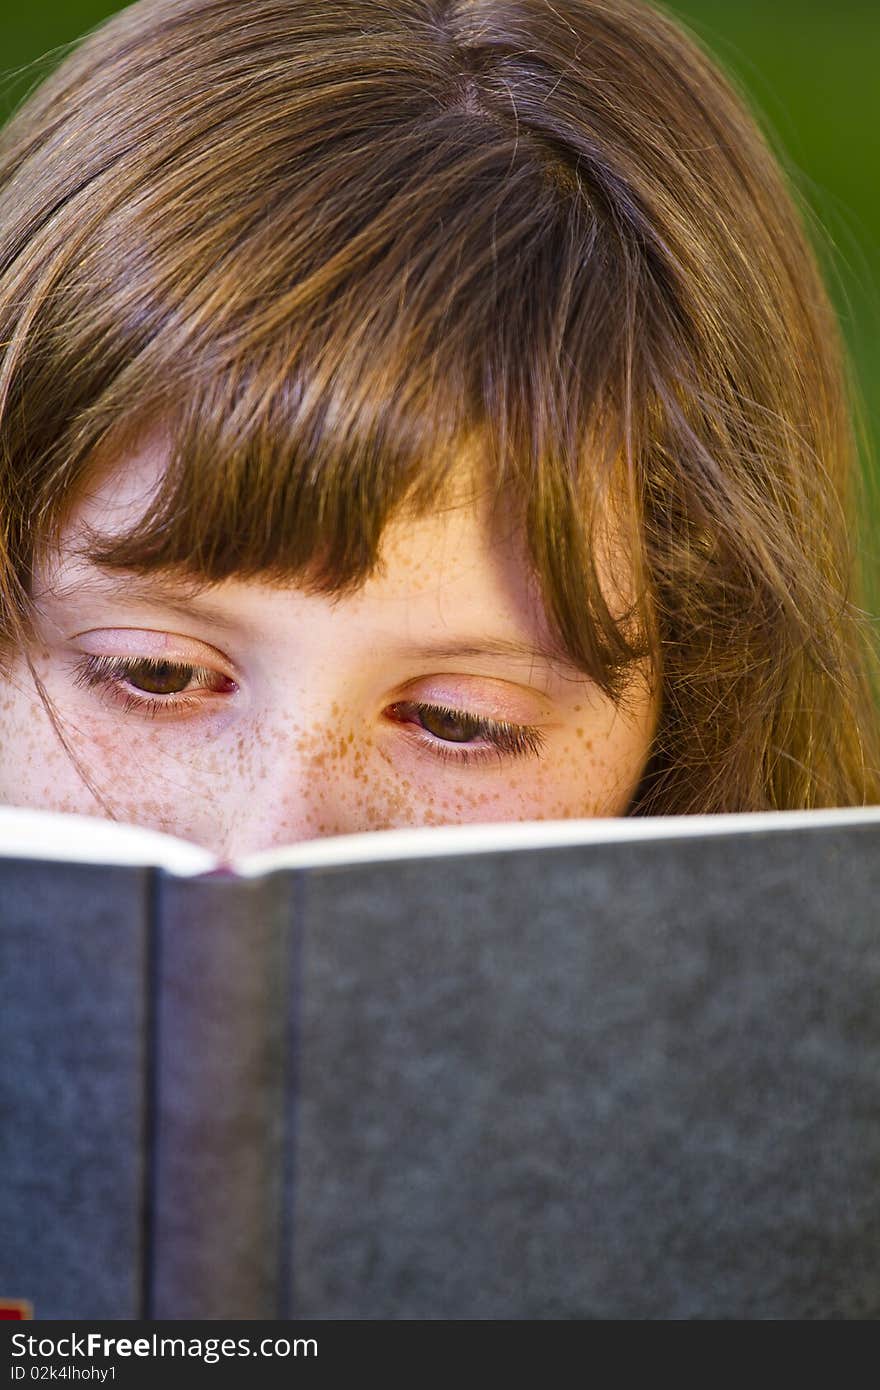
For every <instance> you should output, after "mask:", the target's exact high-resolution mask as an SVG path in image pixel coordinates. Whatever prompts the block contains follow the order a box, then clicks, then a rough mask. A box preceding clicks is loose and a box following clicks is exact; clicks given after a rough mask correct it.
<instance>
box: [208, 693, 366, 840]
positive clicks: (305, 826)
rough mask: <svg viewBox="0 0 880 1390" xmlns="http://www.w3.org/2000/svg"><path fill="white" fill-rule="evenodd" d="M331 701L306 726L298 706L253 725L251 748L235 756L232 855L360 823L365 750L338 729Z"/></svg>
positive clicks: (228, 831)
mask: <svg viewBox="0 0 880 1390" xmlns="http://www.w3.org/2000/svg"><path fill="white" fill-rule="evenodd" d="M333 710H338V706H337V705H335V704H334V705H333V706H332V707H331V710H330V712H329V713H328V714H327V715H326V717H325V718H322V719H320V720H318V719H316V720H315V723H314V724H312V725H311V726H309V725H308V724H307V723H306V720H305V718H304V717H303V716H302V715H301V714H300V715H299V716H298V717H297V719H296V721H295V722H294V721H292V720H291V719H290V718H288V719H287V720H286V721H285V722H286V728H285V727H284V726H283V725H281V726H277V727H270V726H269V725H268V724H264V725H263V726H262V727H258V728H256V729H255V730H254V734H253V738H252V740H251V741H250V751H249V752H248V749H247V747H246V746H245V745H244V744H243V745H242V746H241V747H240V748H239V757H240V760H241V765H242V766H243V770H245V775H244V776H243V777H242V779H241V792H240V795H239V796H238V797H237V798H236V804H234V805H233V806H231V807H230V808H229V812H228V814H227V817H226V824H225V841H226V853H227V855H228V856H230V857H234V856H235V857H237V856H241V855H243V854H251V853H256V852H258V851H260V850H263V849H274V848H280V847H283V846H284V845H289V844H297V843H299V842H300V841H303V840H315V839H321V838H324V837H326V836H329V835H344V834H348V833H351V832H352V831H353V830H356V829H363V828H365V827H364V826H358V825H356V824H355V823H354V821H355V820H356V812H355V811H354V807H353V799H354V791H355V786H356V783H357V781H358V780H360V779H361V778H362V777H363V755H362V754H361V752H360V750H357V752H355V751H354V748H353V744H354V739H353V735H351V734H350V733H343V732H342V731H341V727H340V725H339V719H338V717H337V716H336V715H335V714H334V713H333V712H332V711H333Z"/></svg>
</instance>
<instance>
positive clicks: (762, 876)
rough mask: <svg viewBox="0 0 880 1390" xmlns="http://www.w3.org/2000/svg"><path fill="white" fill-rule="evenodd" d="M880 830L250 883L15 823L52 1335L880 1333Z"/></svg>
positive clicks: (1, 963) (533, 825)
mask: <svg viewBox="0 0 880 1390" xmlns="http://www.w3.org/2000/svg"><path fill="white" fill-rule="evenodd" d="M878 902H880V807H865V808H854V809H840V810H829V811H803V812H780V813H761V814H754V815H752V814H748V815H747V814H741V815H715V816H708V817H701V816H682V817H669V818H667V817H656V818H645V819H638V818H633V819H628V818H621V819H614V820H576V821H558V822H552V821H546V822H543V821H542V822H515V823H502V824H496V825H464V826H441V827H430V828H414V829H409V830H389V831H374V832H370V833H368V834H363V835H353V836H341V837H334V838H330V839H324V840H316V841H310V842H306V843H303V844H299V845H294V846H291V847H289V848H286V849H282V850H273V851H268V852H266V853H262V854H257V855H253V856H250V857H249V858H247V859H245V860H243V861H241V862H239V863H235V864H232V865H220V864H218V863H217V862H216V861H215V860H214V859H213V858H212V857H211V856H210V855H209V854H207V853H206V852H205V851H204V850H202V849H200V848H198V847H196V846H194V845H190V844H186V843H184V842H182V841H178V840H175V839H173V838H172V837H168V836H163V835H157V834H155V833H153V832H149V831H145V830H140V829H137V828H136V827H130V826H123V825H117V824H112V823H110V822H107V821H102V820H97V819H96V820H92V819H89V818H83V817H77V816H69V815H56V814H51V813H47V812H38V811H25V810H17V809H14V808H4V809H2V810H0V978H2V997H3V1006H2V1015H0V1018H2V1022H0V1055H2V1070H0V1075H2V1081H0V1114H2V1131H0V1230H2V1239H0V1295H2V1297H3V1298H5V1299H11V1300H27V1301H28V1302H29V1303H30V1305H32V1309H33V1315H34V1317H35V1318H36V1319H40V1318H44V1319H75V1320H79V1319H128V1318H145V1319H177V1318H193V1319H202V1318H208V1319H254V1318H271V1319H300V1318H302V1319H311V1318H319V1319H340V1318H356V1319H387V1320H392V1319H571V1318H574V1319H593V1318H639V1319H649V1318H650V1319H654V1318H670V1319H691V1318H738V1319H741V1318H749V1319H753V1318H799V1319H800V1318H810V1319H812V1318H826V1317H833V1318H874V1317H877V1316H880V1276H878V1270H880V1182H878V1171H880V911H878Z"/></svg>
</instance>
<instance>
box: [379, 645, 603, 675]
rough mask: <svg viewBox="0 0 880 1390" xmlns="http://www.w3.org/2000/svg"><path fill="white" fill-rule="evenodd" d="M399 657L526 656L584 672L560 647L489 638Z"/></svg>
mask: <svg viewBox="0 0 880 1390" xmlns="http://www.w3.org/2000/svg"><path fill="white" fill-rule="evenodd" d="M396 654H399V655H401V656H411V657H415V659H416V660H417V661H430V660H432V659H434V658H437V659H439V660H441V661H442V660H447V659H448V660H450V661H451V660H454V659H455V658H456V657H469V656H476V657H480V656H490V657H492V656H497V657H527V658H528V659H529V660H530V661H544V662H546V663H547V664H548V665H554V666H566V667H568V668H569V669H570V670H572V671H578V672H579V674H581V675H583V674H584V673H583V671H581V668H580V667H579V666H576V665H575V663H574V662H573V661H572V659H571V657H570V656H569V655H568V654H567V653H566V652H564V651H562V650H561V649H560V648H558V647H553V646H550V645H549V644H546V643H542V642H535V641H532V642H524V641H518V640H515V639H513V638H507V637H486V638H480V639H479V640H478V641H474V642H438V643H432V644H429V645H427V646H405V647H398V648H397V649H396Z"/></svg>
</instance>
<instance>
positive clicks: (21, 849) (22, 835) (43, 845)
mask: <svg viewBox="0 0 880 1390" xmlns="http://www.w3.org/2000/svg"><path fill="white" fill-rule="evenodd" d="M0 857H2V858H6V859H44V860H55V861H56V862H62V863H66V864H123V865H125V864H128V865H133V866H135V867H140V866H142V865H155V866H158V867H161V868H163V869H167V870H168V872H169V873H173V874H181V875H194V874H204V873H210V871H211V870H212V869H215V868H216V867H217V860H216V858H215V857H214V855H213V854H210V853H209V852H208V851H207V850H206V849H201V848H200V847H199V846H198V845H194V844H191V843H190V842H189V841H188V840H180V839H177V838H176V837H175V836H174V835H163V834H161V833H160V832H159V831H158V830H144V829H143V828H142V827H141V826H138V825H126V824H124V823H122V822H120V821H111V820H105V819H103V818H102V817H100V816H75V815H68V814H67V813H62V812H57V811H36V810H31V809H30V808H24V807H19V806H0Z"/></svg>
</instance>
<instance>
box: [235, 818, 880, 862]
mask: <svg viewBox="0 0 880 1390" xmlns="http://www.w3.org/2000/svg"><path fill="white" fill-rule="evenodd" d="M863 823H864V824H870V825H875V826H877V829H878V834H880V806H854V807H842V808H840V809H834V810H827V811H824V810H823V811H759V812H741V813H737V814H731V815H715V816H645V817H638V816H634V817H632V818H631V819H630V818H627V817H625V816H622V817H610V818H599V817H595V818H591V819H585V820H557V821H501V822H497V823H493V824H486V825H439V826H435V825H432V826H418V827H415V828H412V829H406V830H371V831H369V832H368V833H367V834H360V835H334V836H331V837H329V838H327V839H324V840H305V841H303V842H302V843H300V844H297V845H285V846H283V847H282V848H280V849H271V850H264V851H263V852H261V853H259V854H250V855H247V856H245V857H244V858H242V859H238V860H235V861H234V862H233V864H232V865H231V867H232V868H233V869H234V870H235V872H236V873H237V874H240V875H242V877H247V878H253V877H257V876H258V875H260V874H267V873H272V872H273V871H275V870H277V869H299V868H307V867H311V866H316V867H317V866H319V865H320V866H323V865H332V864H363V863H369V862H373V861H375V862H377V863H378V862H381V861H383V860H390V859H422V858H431V857H434V856H440V855H444V854H445V855H449V854H485V853H487V852H492V851H501V850H512V849H530V848H536V847H538V846H547V845H578V844H609V843H611V842H613V841H620V840H661V839H673V838H678V837H681V836H696V835H735V834H754V833H761V834H763V833H766V832H767V831H774V830H794V829H797V828H799V827H802V828H804V829H806V828H809V827H814V828H818V827H820V826H835V825H858V824H863Z"/></svg>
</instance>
